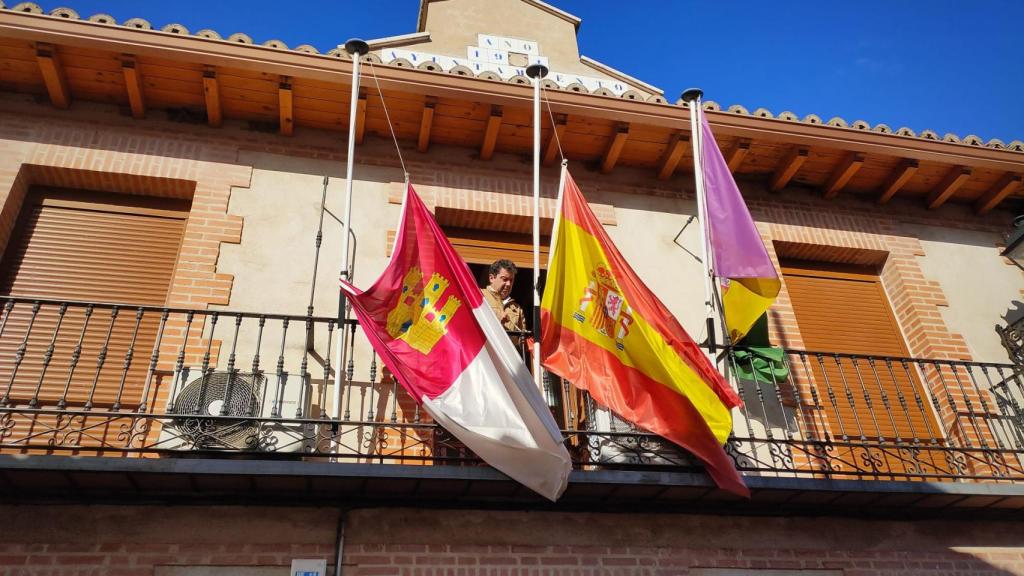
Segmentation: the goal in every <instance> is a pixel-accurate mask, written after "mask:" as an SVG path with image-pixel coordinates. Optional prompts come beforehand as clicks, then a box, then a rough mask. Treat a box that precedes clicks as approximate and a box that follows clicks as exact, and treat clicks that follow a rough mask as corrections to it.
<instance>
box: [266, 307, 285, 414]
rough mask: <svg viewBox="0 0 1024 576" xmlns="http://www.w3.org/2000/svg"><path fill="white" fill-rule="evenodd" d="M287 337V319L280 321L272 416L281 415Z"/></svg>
mask: <svg viewBox="0 0 1024 576" xmlns="http://www.w3.org/2000/svg"><path fill="white" fill-rule="evenodd" d="M287 337H288V319H287V318H285V319H284V320H282V321H281V350H280V353H278V355H277V387H276V388H275V389H274V403H273V405H271V407H270V416H271V417H272V418H280V417H281V403H282V402H283V401H284V396H282V394H284V378H285V375H284V346H285V342H286V339H287Z"/></svg>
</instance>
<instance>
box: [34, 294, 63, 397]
mask: <svg viewBox="0 0 1024 576" xmlns="http://www.w3.org/2000/svg"><path fill="white" fill-rule="evenodd" d="M67 311H68V305H67V304H66V303H65V304H61V305H60V309H59V310H58V311H57V325H56V326H54V328H53V336H52V337H51V338H50V344H49V345H48V346H47V347H46V352H44V353H43V366H42V368H41V369H40V370H39V381H38V382H36V389H35V391H34V392H33V393H32V399H31V400H29V401H28V405H29V407H31V408H35V407H37V406H39V393H40V391H42V389H43V381H44V380H45V379H46V370H47V368H49V367H50V361H51V360H52V359H53V351H54V349H55V348H56V346H57V335H58V334H59V333H60V325H61V323H62V322H64V314H65V313H67Z"/></svg>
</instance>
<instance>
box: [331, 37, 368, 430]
mask: <svg viewBox="0 0 1024 576" xmlns="http://www.w3.org/2000/svg"><path fill="white" fill-rule="evenodd" d="M345 51H346V52H348V53H349V55H351V56H352V102H351V106H350V107H349V115H348V156H347V157H346V158H345V164H346V166H345V168H346V171H345V178H346V180H345V212H344V216H343V219H342V222H341V273H340V274H339V278H340V279H342V280H345V281H350V280H351V279H352V278H351V277H350V275H351V270H349V258H348V252H349V231H350V226H349V223H350V222H351V221H352V171H353V167H354V164H355V155H356V116H357V115H358V110H357V108H358V106H359V59H360V57H362V56H365V55H366V54H367V53H369V52H370V47H369V45H367V44H366V42H364V41H362V40H360V39H358V38H353V39H351V40H349V41H348V42H345ZM346 304H347V302H346V301H345V292H343V291H341V290H338V348H337V350H336V351H335V353H334V359H335V364H334V398H333V400H334V417H335V419H338V420H341V382H342V378H341V375H342V374H343V372H344V366H343V365H342V363H343V362H344V358H343V357H344V354H345V344H346V342H345V340H346V339H347V337H348V336H347V333H346V331H345V322H346V321H347V320H348V307H347V306H346Z"/></svg>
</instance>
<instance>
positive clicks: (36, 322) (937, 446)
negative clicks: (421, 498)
mask: <svg viewBox="0 0 1024 576" xmlns="http://www.w3.org/2000/svg"><path fill="white" fill-rule="evenodd" d="M0 306H2V316H0V453H29V454H80V455H97V456H120V457H133V456H134V457H186V456H205V457H215V458H233V457H244V458H289V459H307V460H332V461H357V462H377V463H382V464H384V463H406V464H411V463H416V464H430V465H461V464H467V463H472V464H475V463H476V462H477V461H476V458H475V456H474V455H473V454H472V453H470V452H469V451H468V450H466V449H465V448H464V447H463V446H462V445H461V444H459V443H458V442H457V441H455V440H454V439H453V438H452V437H450V436H449V435H448V434H447V433H446V432H445V431H444V430H443V429H441V428H440V427H438V426H436V425H435V424H433V423H432V422H430V421H429V418H428V417H427V416H426V415H425V414H423V413H422V412H420V410H419V408H418V406H417V405H416V403H415V402H414V401H413V400H412V399H411V398H409V397H408V395H406V394H405V393H404V392H403V391H402V390H401V389H400V387H399V385H398V384H397V382H395V380H394V379H393V378H391V376H390V374H388V373H387V371H386V370H385V369H384V368H383V366H381V365H380V363H379V362H378V361H377V358H376V356H375V355H374V354H373V352H372V350H371V349H370V347H369V345H368V344H367V343H366V341H365V339H364V338H363V337H362V335H361V333H360V332H359V330H358V329H357V328H358V327H357V325H356V324H355V323H354V322H349V323H347V324H345V326H344V327H343V330H341V331H340V334H341V336H342V337H343V339H344V346H343V350H344V355H343V362H344V364H343V366H344V369H343V370H341V371H340V384H339V379H338V374H337V373H336V370H335V367H334V366H332V359H333V357H334V356H333V352H332V351H333V350H334V348H335V346H336V344H337V341H338V338H339V330H338V327H337V322H336V320H335V319H333V318H327V317H317V316H311V315H310V316H294V315H281V314H258V313H241V312H227V311H196V310H186V309H170V308H161V307H149V306H118V305H112V304H100V303H79V302H62V301H51V300H37V299H25V298H5V299H0ZM522 340H524V341H525V339H522ZM524 344H525V342H524ZM716 353H717V355H718V360H719V366H720V368H721V369H722V370H723V372H724V373H726V374H728V375H729V378H730V380H731V382H733V384H734V385H735V386H736V389H737V390H738V392H739V393H740V395H741V397H742V398H743V399H744V401H745V404H744V406H743V408H741V409H740V410H739V411H738V412H737V417H736V419H735V420H736V421H735V427H734V434H733V437H732V438H731V439H730V442H729V444H728V445H727V451H728V452H729V454H730V455H731V456H732V457H733V459H734V461H735V462H736V464H737V467H738V468H739V469H741V470H742V471H743V472H744V473H745V474H748V475H772V476H789V477H807V478H851V479H854V478H859V479H876V480H927V481H936V480H943V481H964V480H974V481H1021V480H1024V465H1022V462H1024V460H1022V457H1024V413H1022V412H1021V406H1022V405H1024V374H1022V373H1021V370H1020V369H1018V368H1017V367H1015V366H1014V365H1011V364H993V363H979V362H966V361H948V360H930V359H918V358H898V357H884V356H862V355H852V354H841V353H834V352H813V351H795V350H790V351H786V352H785V353H784V354H781V355H773V354H771V353H768V354H765V353H764V351H759V350H746V349H740V348H736V349H725V348H723V349H719V350H717V351H716ZM544 383H545V390H544V392H545V395H546V397H547V399H548V401H549V404H550V405H551V408H552V411H553V413H554V414H555V416H556V419H557V420H558V421H559V423H560V424H561V425H562V427H563V431H564V435H565V436H566V442H567V445H568V446H569V448H570V450H571V452H572V453H573V456H574V460H575V462H576V465H577V466H578V467H580V468H584V469H622V468H629V469H637V468H643V469H658V470H669V471H680V470H697V469H699V468H700V466H699V465H698V464H697V463H696V462H695V461H694V459H693V458H692V457H691V456H690V455H689V454H687V453H686V452H685V451H684V450H682V449H679V448H677V447H675V446H673V445H671V444H669V443H668V442H666V441H664V440H662V439H661V438H659V437H657V436H654V435H651V434H648V433H646V432H644V431H642V430H638V429H636V428H635V427H633V426H631V425H629V424H627V423H625V422H623V421H621V420H619V419H618V418H617V417H615V415H613V414H610V413H608V412H607V411H606V410H604V409H602V408H601V407H600V406H597V405H596V404H595V403H594V402H593V401H592V400H591V399H590V398H588V397H587V396H586V395H585V394H583V393H580V392H579V391H577V390H576V389H575V388H573V387H572V386H571V385H570V384H569V383H568V382H564V381H562V380H560V379H558V378H555V377H552V376H551V375H545V378H544ZM336 386H338V387H339V389H340V394H339V395H338V396H336V395H335V387H336ZM336 399H337V400H339V401H338V402H337V403H336V402H335V400H336ZM335 404H337V407H335Z"/></svg>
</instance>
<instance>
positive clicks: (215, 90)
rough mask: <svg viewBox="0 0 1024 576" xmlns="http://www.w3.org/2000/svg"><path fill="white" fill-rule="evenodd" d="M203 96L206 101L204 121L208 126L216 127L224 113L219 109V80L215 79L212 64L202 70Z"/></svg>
mask: <svg viewBox="0 0 1024 576" xmlns="http://www.w3.org/2000/svg"><path fill="white" fill-rule="evenodd" d="M203 98H204V100H205V101H206V122H207V124H209V125H210V126H213V127H217V126H220V125H221V124H222V123H223V122H224V115H223V113H222V112H221V109H220V82H219V81H218V80H217V71H216V70H214V68H213V67H212V66H207V67H206V69H205V70H203Z"/></svg>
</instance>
